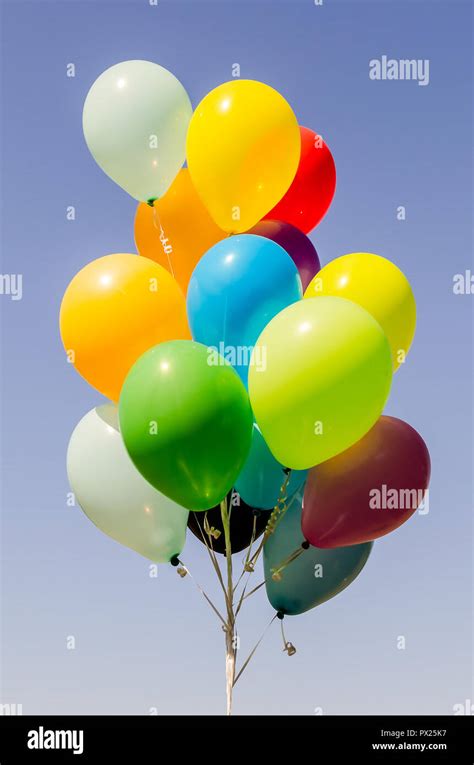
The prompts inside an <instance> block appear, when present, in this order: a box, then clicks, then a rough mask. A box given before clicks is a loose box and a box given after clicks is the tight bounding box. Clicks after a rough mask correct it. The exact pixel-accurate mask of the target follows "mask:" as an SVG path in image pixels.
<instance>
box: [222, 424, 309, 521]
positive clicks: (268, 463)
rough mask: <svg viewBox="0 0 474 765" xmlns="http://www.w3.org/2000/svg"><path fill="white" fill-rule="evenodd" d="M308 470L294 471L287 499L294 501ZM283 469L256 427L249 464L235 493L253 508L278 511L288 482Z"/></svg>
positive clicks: (256, 426) (243, 471)
mask: <svg viewBox="0 0 474 765" xmlns="http://www.w3.org/2000/svg"><path fill="white" fill-rule="evenodd" d="M307 475H308V471H307V470H292V471H291V475H290V480H289V481H288V485H287V488H286V496H287V497H288V498H290V497H292V496H293V495H294V494H295V492H297V491H298V489H300V488H301V486H302V485H303V483H304V482H305V481H306V476H307ZM285 478H286V476H285V472H284V467H283V465H281V464H280V463H279V462H278V461H277V460H276V459H275V457H274V456H273V454H272V453H271V451H270V449H269V448H268V446H267V444H266V441H265V439H264V437H263V436H262V433H261V431H260V428H259V427H258V425H257V424H256V423H254V426H253V431H252V445H251V447H250V454H249V456H248V457H247V461H246V463H245V465H244V467H243V468H242V471H241V473H240V475H239V477H238V479H237V481H236V482H235V489H236V491H237V492H238V493H239V494H240V496H241V497H242V499H243V500H244V502H246V503H247V504H248V505H250V506H251V507H258V508H260V509H261V510H269V509H270V508H273V507H275V505H276V503H277V500H278V497H279V496H280V490H281V487H282V485H283V482H284V480H285Z"/></svg>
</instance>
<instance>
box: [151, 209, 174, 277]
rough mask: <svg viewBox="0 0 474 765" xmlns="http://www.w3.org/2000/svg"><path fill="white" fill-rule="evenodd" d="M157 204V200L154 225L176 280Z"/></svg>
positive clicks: (154, 210)
mask: <svg viewBox="0 0 474 765" xmlns="http://www.w3.org/2000/svg"><path fill="white" fill-rule="evenodd" d="M157 202H158V200H157V199H155V201H154V202H153V225H154V227H155V228H156V229H157V231H159V232H160V233H159V237H160V243H161V246H162V248H163V252H164V253H165V255H166V258H167V260H168V266H169V269H170V271H171V275H172V276H173V278H175V275H174V270H173V264H172V262H171V259H170V255H169V251H168V245H166V244H165V240H166V235H165V231H164V229H163V226H162V225H161V221H160V216H159V215H158V210H157V207H156V203H157ZM169 246H170V247H171V245H169ZM171 252H173V248H172V247H171Z"/></svg>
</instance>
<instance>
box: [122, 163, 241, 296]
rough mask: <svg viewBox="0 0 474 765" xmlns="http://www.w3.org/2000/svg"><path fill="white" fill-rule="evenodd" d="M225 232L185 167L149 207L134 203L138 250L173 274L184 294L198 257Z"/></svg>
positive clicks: (224, 234) (223, 235) (222, 237)
mask: <svg viewBox="0 0 474 765" xmlns="http://www.w3.org/2000/svg"><path fill="white" fill-rule="evenodd" d="M225 236H226V233H225V231H222V230H221V229H220V228H218V226H216V224H215V223H214V221H213V220H212V218H211V216H210V215H209V213H208V212H207V210H206V208H205V207H204V205H203V203H202V202H201V200H200V198H199V197H198V195H197V192H196V190H195V188H194V186H193V184H192V182H191V176H190V175H189V171H188V169H187V168H182V170H180V172H179V173H178V175H177V176H176V178H175V179H174V181H173V183H172V184H171V186H170V188H169V189H168V191H167V192H166V194H165V195H164V196H163V197H161V199H157V200H156V201H155V203H154V206H153V207H150V205H148V204H145V203H142V204H139V205H138V208H137V213H136V216H135V243H136V246H137V250H138V252H139V253H140V255H144V256H145V257H146V258H151V260H154V261H155V262H156V263H159V264H160V265H161V266H163V267H164V268H166V269H167V270H168V271H169V272H170V273H171V274H173V276H174V277H175V279H176V281H177V282H178V283H179V285H180V286H181V289H182V290H183V291H184V293H185V294H186V290H187V288H188V283H189V280H190V278H191V274H192V272H193V271H194V268H195V266H196V263H197V262H198V260H200V258H201V257H202V256H203V255H204V253H205V252H207V251H208V250H209V249H210V248H211V247H212V246H213V245H214V244H216V243H217V242H220V241H221V239H224V237H225Z"/></svg>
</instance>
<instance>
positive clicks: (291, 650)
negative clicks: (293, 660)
mask: <svg viewBox="0 0 474 765" xmlns="http://www.w3.org/2000/svg"><path fill="white" fill-rule="evenodd" d="M278 615H279V614H277V616H278ZM280 619H281V621H280V626H281V636H282V638H283V650H284V651H286V653H287V654H288V656H293V655H294V654H295V653H296V648H295V646H294V645H293V643H290V641H289V640H287V639H286V636H285V630H284V628H283V614H281V616H280Z"/></svg>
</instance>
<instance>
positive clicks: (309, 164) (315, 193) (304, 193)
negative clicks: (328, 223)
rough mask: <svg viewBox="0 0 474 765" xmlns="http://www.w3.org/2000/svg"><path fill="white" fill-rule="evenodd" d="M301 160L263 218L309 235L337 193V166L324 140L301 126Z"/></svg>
mask: <svg viewBox="0 0 474 765" xmlns="http://www.w3.org/2000/svg"><path fill="white" fill-rule="evenodd" d="M300 132H301V157H300V163H299V165H298V170H297V171H296V175H295V177H294V179H293V183H292V184H291V186H290V188H289V189H288V191H287V192H286V194H285V196H284V197H283V198H282V199H281V200H280V201H279V202H278V204H277V205H276V206H275V207H274V208H273V210H270V212H269V213H267V215H265V219H266V220H268V219H271V220H282V221H285V222H286V223H292V224H293V226H296V227H297V228H299V229H300V231H303V233H304V234H308V233H309V232H310V231H312V229H313V228H314V227H315V226H317V225H318V223H319V222H320V221H321V220H322V219H323V218H324V216H325V215H326V212H327V211H328V209H329V205H330V204H331V202H332V199H333V196H334V192H335V190H336V165H335V164H334V159H333V157H332V154H331V152H330V151H329V148H328V146H327V144H326V143H325V141H323V139H322V138H321V136H320V135H318V134H317V133H315V132H314V130H310V129H309V128H305V127H300Z"/></svg>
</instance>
